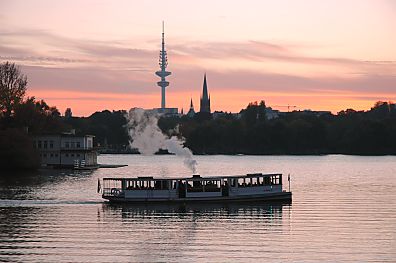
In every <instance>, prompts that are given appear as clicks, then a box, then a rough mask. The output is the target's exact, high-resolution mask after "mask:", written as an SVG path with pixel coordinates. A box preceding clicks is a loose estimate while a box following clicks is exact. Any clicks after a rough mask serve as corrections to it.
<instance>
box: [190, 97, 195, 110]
mask: <svg viewBox="0 0 396 263" xmlns="http://www.w3.org/2000/svg"><path fill="white" fill-rule="evenodd" d="M190 109H193V110H194V105H193V102H192V98H191V101H190Z"/></svg>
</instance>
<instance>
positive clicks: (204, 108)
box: [199, 73, 210, 113]
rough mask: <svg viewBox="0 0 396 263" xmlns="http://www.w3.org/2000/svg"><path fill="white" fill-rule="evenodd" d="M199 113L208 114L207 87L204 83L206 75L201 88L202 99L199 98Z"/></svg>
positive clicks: (208, 97) (208, 99)
mask: <svg viewBox="0 0 396 263" xmlns="http://www.w3.org/2000/svg"><path fill="white" fill-rule="evenodd" d="M200 106H201V107H200V109H199V111H200V112H207V113H210V96H209V95H208V85H207V83H206V73H205V75H204V83H203V87H202V97H201V105H200Z"/></svg>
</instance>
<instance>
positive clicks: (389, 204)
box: [0, 155, 396, 262]
mask: <svg viewBox="0 0 396 263" xmlns="http://www.w3.org/2000/svg"><path fill="white" fill-rule="evenodd" d="M99 159H100V162H101V163H119V164H129V166H128V167H124V168H118V169H100V170H97V171H94V172H73V171H50V170H49V171H41V172H39V173H38V174H36V175H29V176H26V175H18V174H8V175H7V176H5V175H4V172H1V173H2V174H1V176H0V199H1V200H0V261H5V262H7V261H22V262H29V261H32V262H84V261H85V262H191V261H201V262H241V261H242V262H264V261H267V262H268V261H269V262H340V261H342V262H348V261H350V262H396V191H395V189H396V157H357V156H335V155H334V156H198V157H197V161H198V163H199V166H198V169H199V173H200V174H203V175H227V174H245V173H251V172H282V173H284V174H288V173H290V174H291V177H292V183H291V187H292V191H293V203H292V205H283V206H282V205H275V204H273V205H271V204H266V205H264V204H250V205H244V206H241V205H213V206H203V207H202V206H196V205H195V206H187V207H182V206H139V207H136V206H113V205H109V204H106V203H104V202H103V201H102V200H101V198H100V196H99V195H98V194H97V193H96V184H97V180H98V178H102V177H109V176H114V177H116V176H120V177H121V176H135V175H154V176H163V177H167V176H175V175H176V176H186V175H189V174H190V172H189V171H188V170H187V169H186V168H185V167H183V165H182V161H181V160H180V159H178V158H177V157H174V156H153V157H144V156H138V155H125V156H120V155H103V156H100V157H99Z"/></svg>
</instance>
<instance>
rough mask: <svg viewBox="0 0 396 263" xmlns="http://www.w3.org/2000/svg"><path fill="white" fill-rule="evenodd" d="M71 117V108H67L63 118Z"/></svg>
mask: <svg viewBox="0 0 396 263" xmlns="http://www.w3.org/2000/svg"><path fill="white" fill-rule="evenodd" d="M71 117H73V113H72V110H71V108H67V109H66V111H65V118H71Z"/></svg>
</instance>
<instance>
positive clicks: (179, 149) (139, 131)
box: [126, 108, 197, 173]
mask: <svg viewBox="0 0 396 263" xmlns="http://www.w3.org/2000/svg"><path fill="white" fill-rule="evenodd" d="M126 117H127V120H128V123H127V128H128V133H129V136H130V138H131V139H132V142H131V141H130V142H129V144H130V146H131V147H132V148H137V149H139V152H140V153H141V154H144V155H152V154H154V153H156V152H157V151H158V150H159V149H166V150H168V152H170V153H173V154H176V156H179V157H182V158H184V164H185V165H186V166H187V167H188V168H189V169H190V170H191V171H192V172H193V173H195V172H196V166H197V161H196V160H194V158H193V154H192V152H191V150H190V149H188V148H186V147H184V146H183V143H184V140H182V139H179V138H178V137H177V136H172V137H170V138H168V136H166V135H164V134H163V133H162V131H161V129H160V128H159V127H158V119H159V117H160V116H159V115H158V114H157V113H155V112H153V111H146V110H143V109H139V108H133V109H131V110H130V111H129V113H128V114H127V116H126ZM176 132H177V129H176Z"/></svg>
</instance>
